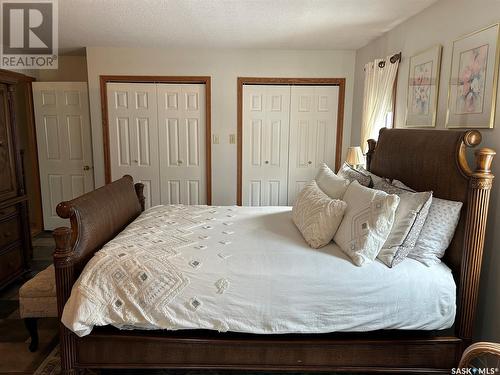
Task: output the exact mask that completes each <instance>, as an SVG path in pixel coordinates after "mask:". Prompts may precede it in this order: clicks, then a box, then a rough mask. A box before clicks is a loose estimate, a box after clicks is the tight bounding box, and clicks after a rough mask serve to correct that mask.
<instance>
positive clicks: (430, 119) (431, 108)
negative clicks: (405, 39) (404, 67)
mask: <svg viewBox="0 0 500 375" xmlns="http://www.w3.org/2000/svg"><path fill="white" fill-rule="evenodd" d="M441 50H442V47H441V46H440V45H437V46H434V47H432V48H429V49H427V50H425V51H422V52H420V53H418V54H416V55H414V56H412V57H410V68H409V69H410V71H409V73H408V93H407V96H406V121H405V125H406V127H409V128H426V127H433V126H436V112H437V99H438V93H439V73H440V71H441Z"/></svg>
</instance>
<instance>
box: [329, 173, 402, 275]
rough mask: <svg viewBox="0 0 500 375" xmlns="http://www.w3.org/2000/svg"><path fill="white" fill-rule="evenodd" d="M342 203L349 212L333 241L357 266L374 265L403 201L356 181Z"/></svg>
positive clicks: (348, 189)
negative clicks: (400, 202) (344, 203)
mask: <svg viewBox="0 0 500 375" xmlns="http://www.w3.org/2000/svg"><path fill="white" fill-rule="evenodd" d="M342 199H343V200H344V201H345V202H346V203H347V209H346V211H345V214H344V219H343V220H342V223H341V224H340V227H339V229H338V230H337V233H336V234H335V236H334V238H333V239H334V241H335V242H336V243H337V245H339V247H340V248H341V249H342V251H343V252H344V253H346V254H347V255H349V256H350V257H351V259H352V261H353V262H354V264H356V265H357V266H361V265H363V264H364V263H369V262H372V261H373V260H374V259H375V258H376V257H377V255H378V253H379V251H380V249H382V246H383V245H384V243H385V241H386V240H387V237H388V236H389V233H390V232H391V228H392V224H393V222H394V217H395V213H396V209H397V207H398V204H399V197H398V196H397V195H394V194H387V193H385V192H383V191H380V190H374V189H370V188H367V187H364V186H361V185H360V184H359V183H358V182H357V181H354V182H352V183H351V184H350V185H349V187H348V188H347V190H346V192H345V194H344V197H343V198H342Z"/></svg>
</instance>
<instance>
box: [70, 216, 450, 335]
mask: <svg viewBox="0 0 500 375" xmlns="http://www.w3.org/2000/svg"><path fill="white" fill-rule="evenodd" d="M454 319H455V283H454V280H453V277H452V274H451V271H450V270H449V268H448V267H446V265H444V264H443V263H441V264H437V265H435V266H432V267H426V266H424V265H422V264H420V263H419V262H417V261H415V260H412V259H407V260H405V261H404V262H403V263H401V264H399V265H398V266H397V267H394V268H388V267H387V266H385V265H384V264H382V263H380V262H378V261H376V262H374V263H371V264H368V265H365V266H363V267H356V266H355V265H353V264H352V263H351V261H350V260H349V259H348V258H347V257H346V256H345V255H344V254H343V253H342V252H341V251H340V249H339V248H338V247H337V246H336V245H335V244H333V243H331V244H330V245H328V246H326V247H324V248H322V249H319V250H315V249H311V248H310V247H308V245H307V244H306V242H305V241H304V240H303V238H302V237H301V235H300V233H299V231H298V230H297V228H296V227H295V226H294V224H293V223H292V220H291V208H290V207H207V206H157V207H154V208H152V209H149V210H147V211H146V212H144V213H143V214H142V215H141V216H140V217H139V218H137V219H136V220H135V221H134V222H133V223H131V224H130V225H129V226H128V227H127V228H126V229H125V230H124V231H123V232H122V233H121V234H120V235H119V236H117V237H116V238H115V239H113V240H112V241H111V242H109V243H108V244H107V245H106V246H105V247H104V248H103V249H102V250H101V251H99V252H97V253H96V254H95V256H94V257H93V258H92V259H91V260H90V261H89V263H88V264H87V266H86V267H85V269H84V271H83V273H82V274H81V276H80V278H79V279H78V281H77V282H76V284H75V285H74V287H73V290H72V293H71V297H70V299H69V300H68V302H67V304H66V306H65V308H64V313H63V317H62V321H63V323H64V324H65V325H66V326H67V327H68V328H69V329H71V330H72V331H73V332H75V333H76V334H78V335H79V336H84V335H87V334H89V333H90V332H91V330H92V328H93V327H94V326H100V325H108V324H111V325H113V326H116V327H118V328H122V329H132V328H136V329H171V330H178V329H198V328H200V329H212V330H218V331H234V332H247V333H259V334H271V333H324V332H334V331H369V330H378V329H407V330H409V329H419V330H433V329H444V328H449V327H451V325H452V324H453V322H454Z"/></svg>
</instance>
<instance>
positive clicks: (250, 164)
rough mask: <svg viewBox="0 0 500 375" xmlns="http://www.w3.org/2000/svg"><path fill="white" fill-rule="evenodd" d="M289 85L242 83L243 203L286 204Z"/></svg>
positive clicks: (253, 204)
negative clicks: (243, 84)
mask: <svg viewBox="0 0 500 375" xmlns="http://www.w3.org/2000/svg"><path fill="white" fill-rule="evenodd" d="M289 122H290V86H266V85H260V86H259V85H246V86H243V150H242V151H243V160H242V163H243V165H242V198H243V199H242V204H243V205H244V206H280V205H286V204H287V190H288V189H287V179H288V133H289Z"/></svg>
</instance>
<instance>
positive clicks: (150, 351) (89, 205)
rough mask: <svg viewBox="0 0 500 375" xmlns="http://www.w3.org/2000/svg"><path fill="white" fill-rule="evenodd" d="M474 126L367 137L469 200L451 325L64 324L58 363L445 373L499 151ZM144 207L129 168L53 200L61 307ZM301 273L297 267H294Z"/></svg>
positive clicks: (395, 172) (376, 164)
mask: <svg viewBox="0 0 500 375" xmlns="http://www.w3.org/2000/svg"><path fill="white" fill-rule="evenodd" d="M480 142H481V134H480V133H479V132H478V131H476V130H470V131H449V130H406V129H405V130H402V129H391V130H386V129H383V130H382V131H381V132H380V137H379V141H378V143H376V142H375V141H374V140H370V141H369V151H368V154H367V165H368V168H369V170H370V171H372V172H373V173H375V174H377V175H380V176H385V177H389V178H396V179H398V180H401V181H403V182H404V183H406V184H408V185H409V186H411V187H413V188H415V189H416V190H421V191H422V190H432V191H434V195H435V196H436V197H439V198H444V199H451V200H456V201H462V202H464V208H463V210H462V215H461V218H460V222H459V224H458V227H457V230H456V233H455V236H454V238H453V241H452V243H451V245H450V247H449V249H448V251H447V253H446V258H445V262H446V264H447V265H448V266H449V267H450V268H451V269H452V271H453V274H454V277H455V280H456V283H457V286H458V291H457V302H458V306H457V317H456V321H455V325H454V327H453V328H452V329H450V330H446V331H431V332H429V331H377V332H368V333H352V334H351V333H332V334H316V335H310V334H308V335H304V334H295V335H251V334H235V333H230V332H228V333H218V332H213V331H204V330H194V331H177V332H172V331H140V330H132V331H120V330H118V329H115V328H113V327H96V328H94V330H93V332H92V333H91V334H90V335H88V336H85V337H83V338H79V337H77V336H76V335H75V334H73V333H72V332H71V331H69V330H68V329H67V328H65V326H64V325H62V324H61V326H60V339H61V340H60V342H61V357H62V369H63V373H64V374H76V373H78V372H79V370H80V369H83V368H186V369H187V368H197V369H247V370H250V369H253V370H266V371H271V370H282V371H283V370H290V371H342V372H344V371H345V372H362V373H368V372H370V373H372V372H375V373H376V372H378V373H396V372H397V373H425V374H429V373H443V374H444V373H449V372H450V369H451V368H453V367H456V366H457V365H458V362H459V359H460V356H461V354H462V352H463V350H464V348H465V347H466V346H467V345H469V344H470V342H471V339H472V333H473V325H474V317H475V313H476V305H477V299H478V287H479V277H480V271H481V260H482V254H483V245H484V234H485V229H486V219H487V211H488V201H489V196H490V189H491V187H492V181H493V175H492V173H491V169H490V168H491V163H492V160H493V156H494V155H495V152H494V151H493V150H491V149H488V148H482V149H479V150H477V151H476V152H475V163H476V166H475V168H474V169H473V170H472V169H471V168H470V167H469V165H468V164H467V157H466V149H467V148H469V147H474V146H477V145H478V144H479V143H480ZM142 210H144V196H143V185H142V184H140V183H136V184H135V185H134V183H133V180H132V177H130V176H124V177H123V178H121V179H120V180H117V181H115V182H113V183H111V184H109V185H106V186H104V187H102V188H99V189H97V190H95V191H93V192H90V193H88V194H85V195H83V196H81V197H79V198H76V199H74V200H72V201H69V202H63V203H61V204H59V206H58V207H57V213H58V215H59V216H60V217H62V218H69V219H70V220H71V229H70V228H58V229H56V230H55V231H54V238H55V240H56V245H57V248H56V250H55V253H54V264H55V269H56V284H57V303H58V311H59V316H61V313H62V311H63V308H64V305H65V303H66V301H67V299H68V297H69V295H70V293H71V288H72V286H73V283H74V282H75V280H76V278H77V277H78V275H79V274H80V272H81V271H82V269H83V267H84V266H85V264H86V263H87V261H88V260H89V259H90V258H91V257H92V256H93V254H94V253H95V252H96V251H97V250H99V249H100V248H101V247H102V246H103V245H104V244H105V243H107V242H108V241H110V240H111V239H112V238H113V237H115V236H116V235H117V234H118V233H119V232H120V231H121V230H122V229H123V228H124V227H125V226H126V225H127V224H129V223H130V222H131V221H133V220H134V219H135V218H136V217H137V216H138V215H139V214H140V213H141V211H142ZM297 276H300V275H297Z"/></svg>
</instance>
